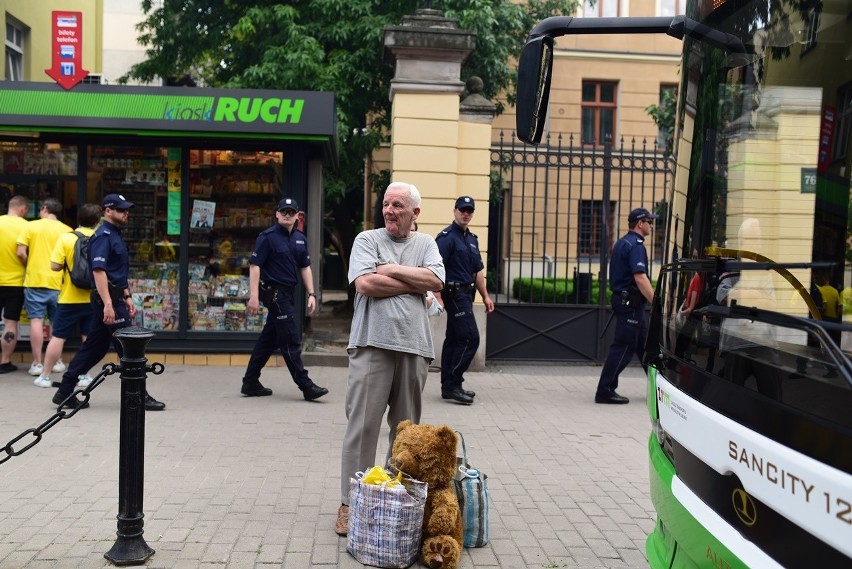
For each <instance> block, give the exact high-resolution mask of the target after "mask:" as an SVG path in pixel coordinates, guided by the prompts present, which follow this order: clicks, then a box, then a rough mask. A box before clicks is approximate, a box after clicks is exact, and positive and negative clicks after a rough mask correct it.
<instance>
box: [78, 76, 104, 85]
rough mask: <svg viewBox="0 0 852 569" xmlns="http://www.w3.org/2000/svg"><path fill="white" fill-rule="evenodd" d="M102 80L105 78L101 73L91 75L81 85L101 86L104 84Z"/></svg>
mask: <svg viewBox="0 0 852 569" xmlns="http://www.w3.org/2000/svg"><path fill="white" fill-rule="evenodd" d="M102 79H103V76H102V75H101V74H100V73H89V74H88V75H87V76H86V77H84V78H83V80H82V81H81V83H82V84H83V85H100V84H101V83H102V82H103V81H102Z"/></svg>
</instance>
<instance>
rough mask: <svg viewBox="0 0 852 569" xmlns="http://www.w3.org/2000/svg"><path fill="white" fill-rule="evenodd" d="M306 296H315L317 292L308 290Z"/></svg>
mask: <svg viewBox="0 0 852 569" xmlns="http://www.w3.org/2000/svg"><path fill="white" fill-rule="evenodd" d="M308 296H313V297H314V298H316V296H317V293H315V292H309V293H308Z"/></svg>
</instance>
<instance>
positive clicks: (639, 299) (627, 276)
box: [595, 210, 656, 403]
mask: <svg viewBox="0 0 852 569" xmlns="http://www.w3.org/2000/svg"><path fill="white" fill-rule="evenodd" d="M636 211H637V210H634V212H636ZM641 211H643V212H645V213H648V215H647V216H645V217H647V218H649V219H654V218H655V217H656V216H652V215H651V214H650V213H649V212H647V210H641ZM634 212H631V217H632V216H633V214H634ZM628 219H629V220H631V221H632V219H630V218H628ZM640 219H641V218H640ZM644 243H645V239H644V238H643V237H642V236H641V235H640V234H639V233H636V232H635V231H632V230H631V231H628V232H627V235H625V236H624V237H622V238H621V239H619V240H618V241H616V243H615V245H614V246H613V248H612V256H611V257H610V262H609V274H610V283H609V288H610V290H611V291H612V310H613V318H615V321H616V322H615V335H614V338H613V341H612V345H610V348H609V353H607V356H606V360H605V361H604V365H603V369H602V370H601V377H600V380H599V381H598V388H597V392H596V394H595V400H596V401H598V400H599V399H604V400H606V399H607V398H611V397H613V396H615V397H617V398H621V397H620V396H618V395H617V394H616V393H615V389H616V388H617V387H618V376H619V374H620V373H621V372H622V371H623V370H624V368H625V367H627V364H628V363H630V360H631V359H632V357H633V354H634V353H635V354H636V355H637V356H638V357H639V359H640V360H641V358H642V349H643V347H644V346H643V344H644V341H645V336H647V334H648V321H647V318H646V315H645V304H646V301H645V298H644V297H643V296H642V293H641V292H640V291H639V289H638V287H637V286H636V280H635V279H634V277H633V275H634V274H635V273H645V274H646V275H649V268H648V252H647V251H646V250H645V245H644ZM598 402H620V403H627V400H626V399H625V400H624V401H598Z"/></svg>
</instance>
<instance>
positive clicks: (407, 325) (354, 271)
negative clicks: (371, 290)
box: [348, 229, 446, 360]
mask: <svg viewBox="0 0 852 569" xmlns="http://www.w3.org/2000/svg"><path fill="white" fill-rule="evenodd" d="M383 263H394V264H397V265H406V266H409V267H425V268H427V269H429V270H430V271H432V272H433V273H435V275H436V276H437V277H438V278H439V279H441V282H444V281H445V278H446V276H445V273H444V262H443V260H442V259H441V253H440V252H439V251H438V246H437V245H436V244H435V240H434V239H433V238H432V237H431V236H429V235H426V234H425V233H411V234H410V235H409V236H408V237H407V238H405V239H397V238H395V237H392V236H391V234H390V233H388V231H387V229H371V230H367V231H362V232H361V233H359V234H358V236H357V237H356V238H355V243H354V244H353V245H352V255H351V256H350V257H349V284H352V283H353V282H355V279H357V278H358V277H360V276H361V275H366V274H369V273H375V272H376V266H377V265H379V264H383ZM428 318H429V317H428V315H427V313H426V301H425V297H424V295H422V294H400V295H397V296H389V297H387V298H375V297H371V296H365V295H363V294H361V293H358V292H356V293H355V314H354V315H353V317H352V328H351V331H350V332H349V346H348V347H349V349H352V348H361V347H365V346H372V347H374V348H382V349H385V350H394V351H397V352H405V353H410V354H418V355H420V356H423V357H424V358H427V359H429V360H432V359H434V357H435V350H434V348H433V347H432V332H431V330H430V328H429V319H428Z"/></svg>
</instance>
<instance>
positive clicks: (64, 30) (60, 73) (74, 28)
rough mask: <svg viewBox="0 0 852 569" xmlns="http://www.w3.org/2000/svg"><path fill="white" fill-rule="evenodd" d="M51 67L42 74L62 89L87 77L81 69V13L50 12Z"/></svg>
mask: <svg viewBox="0 0 852 569" xmlns="http://www.w3.org/2000/svg"><path fill="white" fill-rule="evenodd" d="M51 18H52V19H53V36H52V42H53V43H52V46H51V53H52V55H53V66H52V67H51V68H50V69H45V70H44V72H45V73H47V74H48V76H50V78H51V79H53V80H54V81H56V82H57V83H58V84H59V85H61V86H62V88H64V89H66V90H67V89H70V88H71V87H73V86H74V85H76V84H77V83H79V82H80V81H82V80H83V79H85V78H86V76H87V75H89V72H88V71H87V70H85V69H83V13H82V12H59V11H54V12H51Z"/></svg>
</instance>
